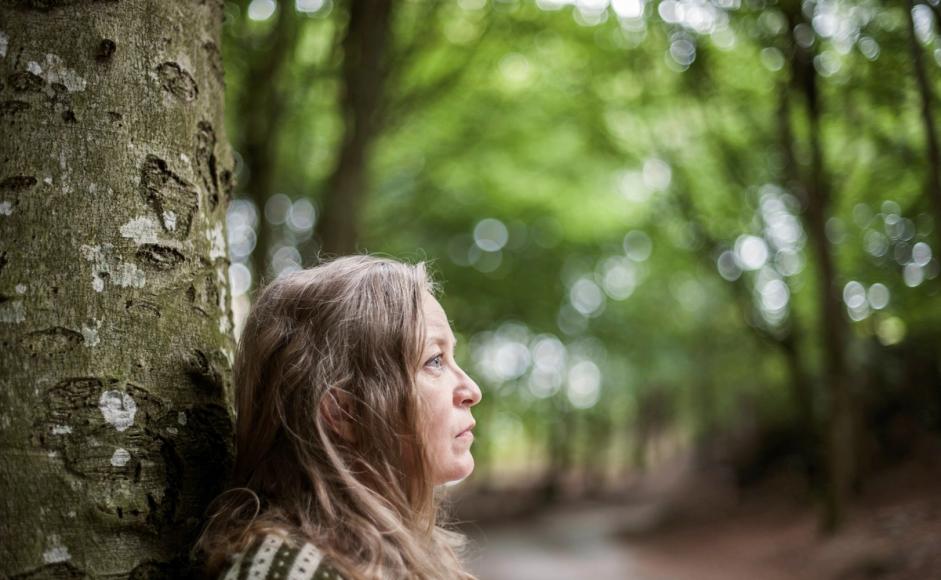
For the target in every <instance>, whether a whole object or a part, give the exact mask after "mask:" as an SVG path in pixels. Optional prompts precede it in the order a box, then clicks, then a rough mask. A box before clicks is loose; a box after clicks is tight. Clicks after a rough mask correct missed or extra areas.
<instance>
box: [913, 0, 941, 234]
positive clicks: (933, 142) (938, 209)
mask: <svg viewBox="0 0 941 580" xmlns="http://www.w3.org/2000/svg"><path fill="white" fill-rule="evenodd" d="M914 8H915V2H914V0H908V11H907V13H908V32H909V46H910V47H911V53H912V67H913V68H914V72H915V81H916V82H917V83H918V94H919V95H920V96H921V119H922V126H923V127H924V129H925V149H926V151H925V153H926V157H927V162H928V175H927V176H926V179H925V195H926V196H927V197H928V198H930V200H931V202H930V203H931V204H932V205H933V206H934V210H935V214H934V215H935V222H936V223H937V224H938V227H937V228H936V230H937V231H938V239H939V240H941V146H939V145H938V133H937V131H936V129H935V120H934V110H933V106H934V94H933V91H932V90H931V82H930V81H929V80H928V73H927V72H926V70H925V57H924V53H923V52H922V49H921V45H920V44H919V43H918V36H916V34H915V17H914V15H913V14H912V10H913V9H914ZM938 248H939V250H941V244H939V246H938Z"/></svg>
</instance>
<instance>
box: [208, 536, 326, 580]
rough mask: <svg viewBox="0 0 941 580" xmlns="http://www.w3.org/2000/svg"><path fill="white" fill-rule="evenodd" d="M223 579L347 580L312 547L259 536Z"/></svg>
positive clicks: (272, 537) (239, 556)
mask: <svg viewBox="0 0 941 580" xmlns="http://www.w3.org/2000/svg"><path fill="white" fill-rule="evenodd" d="M231 560H232V563H231V564H230V565H229V566H228V568H226V569H225V570H224V571H223V572H222V574H220V575H219V578H220V580H343V577H342V576H341V575H340V574H339V573H338V572H337V571H336V570H334V569H333V567H331V566H330V565H329V564H327V563H326V562H324V558H323V554H321V553H320V551H319V550H318V549H317V548H316V547H314V545H313V544H311V543H309V542H308V543H305V544H304V545H302V546H296V545H294V544H292V543H290V542H286V541H284V540H283V539H282V538H280V537H279V536H276V535H273V534H268V535H265V536H259V537H258V538H256V539H255V541H254V542H252V544H251V545H250V546H249V547H248V549H247V550H245V551H244V552H239V553H238V554H235V556H233V558H232V559H231Z"/></svg>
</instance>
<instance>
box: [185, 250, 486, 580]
mask: <svg viewBox="0 0 941 580" xmlns="http://www.w3.org/2000/svg"><path fill="white" fill-rule="evenodd" d="M433 290H434V287H433V282H432V281H431V279H430V277H429V276H428V273H427V271H426V268H425V266H424V264H422V263H418V264H415V265H409V264H403V263H400V262H396V261H394V260H389V259H383V258H376V257H370V256H353V257H345V258H340V259H337V260H334V261H331V262H327V263H323V264H320V265H318V266H316V267H313V268H308V269H305V270H300V271H296V272H291V273H288V274H285V275H282V276H280V277H278V278H276V279H275V280H274V281H272V282H271V283H270V284H268V285H267V286H266V287H265V288H264V289H263V290H262V291H261V292H260V293H259V294H258V296H257V297H256V299H255V301H254V304H253V307H252V311H251V313H250V314H249V317H248V320H247V321H246V324H245V328H244V330H243V332H242V335H241V338H240V341H239V345H238V350H237V353H236V356H235V363H234V380H235V388H236V402H235V404H236V459H235V467H234V470H233V476H232V482H231V483H232V485H231V487H230V489H229V490H228V491H227V492H225V493H223V494H222V495H220V496H219V497H218V498H217V499H216V500H215V501H214V502H213V505H212V506H211V509H210V518H209V523H208V524H207V526H206V528H205V529H204V531H203V534H202V536H201V537H200V539H199V541H198V543H197V546H196V549H197V551H198V552H202V557H203V558H205V561H206V566H205V570H206V572H207V573H208V574H209V575H210V576H215V575H217V574H218V573H219V571H220V569H221V568H222V566H223V565H224V564H225V558H226V557H227V556H228V555H230V554H232V553H234V552H238V551H242V550H244V549H246V548H247V546H248V544H250V542H251V541H252V539H253V538H254V537H256V536H257V535H258V534H261V533H271V532H275V533H280V534H281V535H285V536H286V537H288V538H293V539H296V540H300V541H309V542H311V543H313V544H314V545H315V546H317V547H318V548H319V549H320V550H321V551H322V552H323V553H324V554H325V555H326V556H327V557H328V558H329V559H330V560H331V561H332V563H333V564H334V565H335V567H336V568H337V569H338V570H339V571H340V572H341V573H343V574H344V575H346V576H347V577H349V578H352V579H359V578H363V579H373V578H403V577H408V578H429V579H430V578H435V579H438V578H462V579H466V578H472V576H470V575H469V574H468V573H467V572H465V571H464V570H463V568H462V566H461V564H460V562H459V559H458V553H459V551H460V549H461V547H462V545H463V536H461V535H459V534H457V533H455V532H452V531H449V530H446V529H444V528H442V527H441V526H439V525H438V522H437V519H438V511H439V508H438V505H437V501H436V499H435V492H434V485H433V482H432V481H431V480H430V470H429V462H428V457H427V454H426V450H425V446H424V444H423V440H422V439H423V438H422V434H421V431H420V429H419V420H418V410H419V404H420V403H419V401H418V399H417V395H416V390H415V388H414V376H415V373H416V371H417V369H418V368H420V358H421V349H422V345H423V342H424V336H423V320H422V310H421V304H422V294H423V292H425V291H428V292H433ZM337 401H343V404H342V405H333V407H330V405H329V403H336V402H337ZM325 403H326V404H325ZM328 408H334V409H341V411H340V412H341V414H342V415H343V417H342V420H343V423H344V424H345V425H348V426H349V428H348V430H347V431H348V432H344V433H343V434H342V436H341V435H340V434H339V433H338V430H337V429H336V428H335V422H331V421H332V419H331V417H330V416H329V415H330V413H329V411H328V410H326V409H328ZM332 426H333V427H332Z"/></svg>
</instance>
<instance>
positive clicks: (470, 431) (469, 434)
mask: <svg viewBox="0 0 941 580" xmlns="http://www.w3.org/2000/svg"><path fill="white" fill-rule="evenodd" d="M476 425H477V424H476V423H474V424H473V425H471V426H470V427H468V428H467V429H464V430H463V431H461V432H460V433H458V434H457V438H458V439H462V438H464V439H473V438H474V427H475V426H476Z"/></svg>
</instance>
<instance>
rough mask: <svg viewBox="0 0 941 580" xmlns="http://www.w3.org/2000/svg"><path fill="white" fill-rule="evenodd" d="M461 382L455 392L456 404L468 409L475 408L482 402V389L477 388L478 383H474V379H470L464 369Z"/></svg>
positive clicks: (461, 373) (461, 372)
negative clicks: (465, 406)
mask: <svg viewBox="0 0 941 580" xmlns="http://www.w3.org/2000/svg"><path fill="white" fill-rule="evenodd" d="M460 375H461V377H460V380H461V384H460V385H459V386H458V388H457V389H455V391H454V395H455V399H456V400H455V403H457V404H458V405H467V406H468V407H473V406H474V405H476V404H477V403H479V402H480V399H481V397H482V396H483V394H482V393H481V392H480V387H479V386H477V383H476V382H474V379H472V378H470V376H468V374H467V373H465V372H464V370H463V369H461V370H460Z"/></svg>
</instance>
